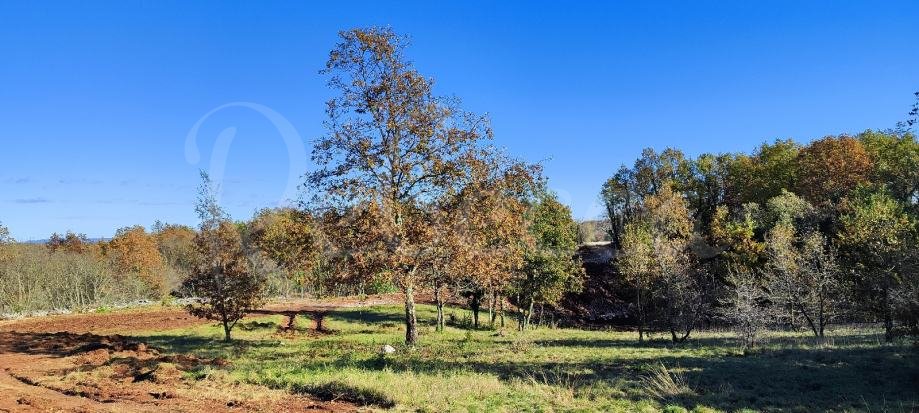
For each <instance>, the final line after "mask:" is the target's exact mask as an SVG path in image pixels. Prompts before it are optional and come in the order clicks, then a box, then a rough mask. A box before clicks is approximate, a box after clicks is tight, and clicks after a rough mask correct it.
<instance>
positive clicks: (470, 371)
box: [143, 306, 919, 412]
mask: <svg viewBox="0 0 919 413" xmlns="http://www.w3.org/2000/svg"><path fill="white" fill-rule="evenodd" d="M462 311H463V310H454V312H456V313H457V314H460V313H461V312H462ZM401 316H402V308H401V307H375V308H369V309H368V308H365V309H348V310H341V311H337V312H334V313H332V314H331V315H330V316H329V318H328V319H327V321H326V325H327V327H328V328H330V329H331V330H332V332H330V333H326V334H318V333H315V332H313V331H312V330H309V329H308V328H307V327H310V326H311V322H310V321H308V320H304V319H301V320H300V321H299V328H298V331H297V332H296V333H294V334H287V335H282V334H279V333H278V331H277V326H278V325H280V323H281V322H282V319H281V318H280V317H265V318H261V319H255V320H247V321H246V322H244V323H242V324H241V325H240V326H239V327H238V328H237V330H236V333H235V335H236V339H237V340H236V342H235V343H233V344H224V343H222V342H221V341H220V335H221V331H220V330H219V329H218V328H217V327H216V326H203V327H194V328H189V329H181V330H174V331H169V332H166V333H156V334H154V335H144V338H143V339H144V340H145V341H147V342H148V343H150V344H152V345H154V346H156V347H158V348H161V349H164V350H166V351H171V352H181V353H195V354H198V355H200V356H206V357H222V358H226V359H227V360H228V361H230V363H229V365H228V367H224V368H217V367H204V368H202V369H201V370H197V371H194V372H192V373H189V374H192V375H194V376H198V377H212V378H217V379H222V380H231V381H238V382H246V383H253V384H261V385H266V386H268V387H272V388H279V389H285V390H289V391H293V392H303V393H308V394H311V395H314V396H318V397H320V398H325V399H337V400H342V401H352V402H355V403H359V404H364V405H368V406H371V407H373V408H380V409H383V408H392V409H395V410H399V411H431V412H441V411H481V412H487V411H507V412H515V411H648V412H652V411H662V410H663V411H669V412H680V411H698V412H707V411H792V412H812V411H866V412H881V411H894V412H900V411H902V412H909V411H916V410H919V349H917V348H916V347H915V346H913V345H911V344H909V343H900V344H897V345H883V344H881V338H880V336H879V333H880V332H879V331H869V330H851V329H840V330H834V331H832V332H831V335H830V337H828V339H827V340H826V341H825V342H824V343H820V344H818V343H816V342H815V340H814V339H813V338H811V337H808V336H807V335H805V334H803V333H802V334H793V333H773V334H772V335H771V336H770V338H769V341H768V343H767V344H766V345H765V346H764V347H763V348H761V349H758V350H756V351H754V352H750V353H748V354H744V353H743V352H742V351H741V350H740V349H739V347H738V346H737V345H736V343H735V342H734V340H733V338H732V337H731V336H730V335H729V334H725V333H714V332H707V333H699V334H695V335H694V338H693V339H692V340H690V341H689V342H688V343H685V344H683V345H679V346H673V345H671V344H670V343H669V342H668V341H667V340H665V339H664V337H663V336H660V337H658V339H657V340H653V341H651V342H649V343H645V344H642V345H639V344H638V343H637V341H636V336H635V334H634V333H624V332H600V331H581V330H570V329H538V330H534V331H528V332H526V333H518V332H516V331H513V329H512V328H508V329H506V330H505V331H504V332H503V333H501V334H499V333H497V332H495V331H488V330H480V331H471V332H470V331H467V330H463V329H458V328H448V329H447V331H446V332H444V333H435V332H434V331H433V326H431V325H429V324H425V327H424V328H423V330H422V332H423V333H424V334H423V336H422V341H421V345H420V346H418V347H417V348H415V349H406V348H403V347H401V346H399V345H398V343H400V342H401V341H402V338H403V330H402V324H401ZM419 317H420V318H421V320H422V321H430V320H433V319H434V313H433V308H432V307H429V306H421V307H420V308H419ZM384 344H391V345H393V346H395V347H396V348H397V349H398V351H397V353H396V354H393V355H389V356H385V357H384V356H382V355H381V354H380V347H381V346H382V345H384Z"/></svg>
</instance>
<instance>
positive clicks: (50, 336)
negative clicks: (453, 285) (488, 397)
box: [0, 295, 401, 413]
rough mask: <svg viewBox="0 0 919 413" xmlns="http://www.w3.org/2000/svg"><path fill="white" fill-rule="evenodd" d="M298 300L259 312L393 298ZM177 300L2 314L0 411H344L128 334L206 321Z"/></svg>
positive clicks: (319, 309)
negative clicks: (205, 370)
mask: <svg viewBox="0 0 919 413" xmlns="http://www.w3.org/2000/svg"><path fill="white" fill-rule="evenodd" d="M400 300H401V297H398V296H395V295H393V296H375V297H369V298H368V299H365V300H356V299H335V300H328V301H315V300H297V301H292V302H285V303H273V304H269V305H266V306H265V307H264V308H263V309H262V310H260V311H259V313H260V314H285V315H289V314H291V313H300V314H304V313H309V314H313V313H320V314H321V313H323V312H325V311H329V310H333V309H335V308H343V307H354V306H364V305H378V304H384V303H393V302H398V301H400ZM207 323H210V321H207V320H201V319H197V318H194V317H192V316H190V315H188V313H186V312H185V311H184V310H182V309H181V308H141V309H132V310H125V311H120V312H115V313H104V314H74V315H60V316H48V317H38V318H30V319H23V320H5V321H0V412H153V411H171V412H209V413H217V412H243V411H256V412H259V411H260V412H293V411H327V412H352V411H358V410H359V408H358V407H356V406H354V405H351V404H348V403H342V402H336V401H332V402H328V401H319V400H316V399H314V398H311V397H308V396H303V395H294V394H290V393H287V392H284V391H280V390H272V389H268V388H264V387H260V386H253V385H246V384H238V383H232V382H226V381H221V380H212V379H209V378H197V377H195V375H194V372H195V371H197V370H198V369H201V368H202V367H205V366H210V367H216V368H220V367H223V366H224V365H225V364H226V361H224V360H220V359H214V360H207V359H199V358H197V357H195V356H191V355H182V354H163V353H161V352H160V351H159V350H158V349H156V348H152V347H150V346H148V345H147V344H145V343H144V342H143V341H142V339H135V338H131V337H130V336H128V335H129V334H132V333H138V332H150V331H165V330H170V329H176V328H185V327H191V326H195V325H200V324H207Z"/></svg>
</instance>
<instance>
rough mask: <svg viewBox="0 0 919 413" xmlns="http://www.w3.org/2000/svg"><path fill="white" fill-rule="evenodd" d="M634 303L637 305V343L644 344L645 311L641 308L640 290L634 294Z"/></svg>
mask: <svg viewBox="0 0 919 413" xmlns="http://www.w3.org/2000/svg"><path fill="white" fill-rule="evenodd" d="M636 301H637V303H638V342H639V343H644V342H645V310H644V308H643V307H642V306H641V288H638V290H637V294H636Z"/></svg>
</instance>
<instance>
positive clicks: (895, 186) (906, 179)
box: [601, 129, 919, 341]
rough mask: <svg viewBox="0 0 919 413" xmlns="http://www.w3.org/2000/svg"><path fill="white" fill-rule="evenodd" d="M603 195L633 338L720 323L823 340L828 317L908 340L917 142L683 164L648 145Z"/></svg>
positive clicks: (898, 139) (904, 137)
mask: <svg viewBox="0 0 919 413" xmlns="http://www.w3.org/2000/svg"><path fill="white" fill-rule="evenodd" d="M601 197H602V199H603V201H604V203H605V205H606V208H607V211H608V216H609V220H610V228H611V229H610V235H611V239H612V242H613V245H614V247H615V248H616V249H617V251H618V254H617V260H616V265H617V269H618V270H619V272H620V273H621V274H622V275H623V276H624V277H625V278H627V279H628V280H629V282H630V283H631V285H632V286H633V287H634V289H635V296H636V300H635V305H634V313H635V317H636V318H637V320H638V324H639V325H640V326H641V327H640V330H639V331H640V333H639V336H640V337H642V336H643V331H644V328H645V327H646V326H649V325H651V326H655V327H659V328H666V329H669V330H670V331H671V332H672V334H673V339H674V340H675V341H680V340H682V339H684V338H685V337H687V336H688V335H689V333H690V331H692V329H693V328H694V327H695V326H697V325H699V324H700V323H701V322H703V321H713V320H716V319H718V318H719V317H724V316H727V318H728V319H730V320H732V321H734V322H735V323H736V324H737V325H739V326H740V329H741V330H743V331H755V330H756V328H754V327H757V326H765V325H770V324H773V325H775V324H779V325H785V326H788V327H791V328H797V327H798V326H806V327H807V328H808V329H809V330H810V331H812V332H813V334H814V335H816V336H818V337H822V336H823V335H824V331H825V327H826V326H827V324H828V323H830V322H833V321H854V320H867V321H871V320H879V321H882V322H883V324H884V327H885V331H886V338H887V340H892V339H893V337H894V335H895V333H896V330H897V327H898V326H899V327H901V328H902V329H903V330H905V331H909V332H913V333H915V332H917V327H919V326H917V316H919V312H917V308H919V307H917V304H919V295H917V292H919V289H917V285H919V276H917V273H919V267H917V263H919V253H917V249H916V245H917V242H919V238H917V218H919V203H917V201H919V143H917V141H916V138H915V135H913V134H912V133H911V132H909V131H907V130H903V129H901V130H897V131H886V132H877V131H866V132H864V133H861V134H859V135H857V136H835V137H826V138H823V139H819V140H816V141H814V142H812V143H810V144H808V145H803V146H802V145H799V144H797V143H795V142H793V141H790V140H780V141H776V142H774V143H772V144H764V145H762V146H761V147H760V148H759V149H758V150H757V151H756V152H754V153H752V154H703V155H700V156H698V157H697V158H695V159H690V158H687V157H686V156H685V155H684V154H683V153H682V152H680V151H679V150H676V149H670V148H668V149H666V150H664V151H663V152H660V153H658V152H656V151H654V150H652V149H646V150H645V151H644V152H643V153H642V156H641V157H640V158H639V159H638V160H636V162H635V164H634V165H633V166H632V167H623V168H621V169H620V170H619V171H618V172H617V173H616V174H615V175H613V176H612V177H611V178H610V179H609V180H608V181H607V182H606V183H605V185H604V186H603V190H602V195H601ZM680 332H682V334H678V333H680ZM750 340H751V341H752V340H753V336H750Z"/></svg>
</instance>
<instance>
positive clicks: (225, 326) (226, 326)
mask: <svg viewBox="0 0 919 413" xmlns="http://www.w3.org/2000/svg"><path fill="white" fill-rule="evenodd" d="M232 329H233V328H232V327H230V321H229V320H227V319H226V318H224V319H223V341H225V342H227V343H229V342H230V341H233V339H232V338H231V337H230V331H231V330H232Z"/></svg>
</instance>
